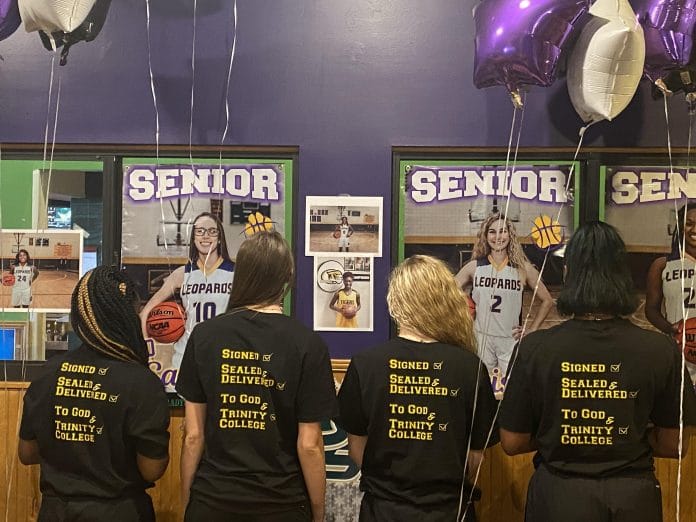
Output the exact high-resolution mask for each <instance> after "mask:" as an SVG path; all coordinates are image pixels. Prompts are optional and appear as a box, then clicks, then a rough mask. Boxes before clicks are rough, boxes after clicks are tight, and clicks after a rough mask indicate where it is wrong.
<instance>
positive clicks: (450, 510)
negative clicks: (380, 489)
mask: <svg viewBox="0 0 696 522" xmlns="http://www.w3.org/2000/svg"><path fill="white" fill-rule="evenodd" d="M467 500H468V499H467V498H465V499H464V501H463V503H462V510H461V514H460V515H459V520H461V517H462V516H463V515H464V512H465V511H466V518H465V519H464V522H476V514H475V512H474V504H473V502H472V503H471V504H469V509H466V502H467ZM458 511H459V505H458V504H454V505H452V504H450V505H437V506H416V505H414V504H407V503H405V502H397V501H393V500H385V499H381V498H377V497H374V496H372V495H370V494H369V493H365V494H364V495H363V499H362V503H361V504H360V522H407V521H415V522H418V521H426V520H427V521H428V522H457V512H458Z"/></svg>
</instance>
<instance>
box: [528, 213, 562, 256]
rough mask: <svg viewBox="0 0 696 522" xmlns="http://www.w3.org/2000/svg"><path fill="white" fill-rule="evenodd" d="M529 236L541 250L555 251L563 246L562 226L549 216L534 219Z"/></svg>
mask: <svg viewBox="0 0 696 522" xmlns="http://www.w3.org/2000/svg"><path fill="white" fill-rule="evenodd" d="M530 236H531V238H532V241H534V244H535V245H536V246H537V247H539V248H541V249H542V250H555V249H556V248H559V247H560V246H561V245H562V244H563V226H562V225H561V224H560V223H559V222H558V221H556V220H555V219H552V218H551V217H549V216H545V215H540V216H538V217H536V218H534V221H533V227H532V231H531V233H530Z"/></svg>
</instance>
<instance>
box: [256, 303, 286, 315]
mask: <svg viewBox="0 0 696 522" xmlns="http://www.w3.org/2000/svg"><path fill="white" fill-rule="evenodd" d="M247 308H248V309H249V310H252V311H254V312H260V313H262V314H282V313H283V307H282V306H281V305H279V304H265V305H264V304H259V305H249V306H247Z"/></svg>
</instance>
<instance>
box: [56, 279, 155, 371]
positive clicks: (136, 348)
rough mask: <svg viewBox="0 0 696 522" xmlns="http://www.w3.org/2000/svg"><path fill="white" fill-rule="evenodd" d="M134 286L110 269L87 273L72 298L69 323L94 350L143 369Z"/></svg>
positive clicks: (142, 343)
mask: <svg viewBox="0 0 696 522" xmlns="http://www.w3.org/2000/svg"><path fill="white" fill-rule="evenodd" d="M138 302H139V297H138V294H137V293H136V292H135V284H134V283H133V281H131V279H130V278H129V277H128V276H126V274H124V273H123V272H121V271H120V270H118V269H117V268H116V267H113V266H98V267H97V268H95V269H94V270H90V271H89V272H87V273H86V274H85V275H84V276H83V277H82V279H80V281H79V282H78V283H77V286H76V287H75V290H74V291H73V294H72V302H71V312H72V313H71V314H70V318H71V323H72V327H73V330H74V331H75V333H76V334H77V335H78V336H79V337H80V339H82V341H83V342H84V343H85V344H86V345H87V346H89V347H90V348H92V349H93V350H95V351H97V352H99V353H101V354H102V355H104V356H106V357H109V358H112V359H118V360H121V361H133V362H137V363H139V364H143V365H146V364H147V359H148V351H147V344H146V343H145V339H144V338H143V333H142V329H141V326H140V318H139V316H138V314H137V312H136V305H137V304H138Z"/></svg>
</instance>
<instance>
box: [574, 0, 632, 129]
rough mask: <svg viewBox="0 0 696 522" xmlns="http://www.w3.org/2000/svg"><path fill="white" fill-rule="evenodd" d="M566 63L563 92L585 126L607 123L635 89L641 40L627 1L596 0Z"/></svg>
mask: <svg viewBox="0 0 696 522" xmlns="http://www.w3.org/2000/svg"><path fill="white" fill-rule="evenodd" d="M589 13H590V14H591V15H592V18H591V19H590V20H589V21H588V22H587V24H586V25H585V27H583V29H582V32H581V33H580V36H579V38H578V40H577V42H576V43H575V46H574V48H573V51H572V52H571V54H570V58H569V60H568V93H569V94H570V100H571V102H572V103H573V107H575V110H576V111H577V113H578V114H579V115H580V117H581V118H582V119H583V121H585V122H586V123H595V122H597V121H600V120H610V121H611V120H612V119H613V118H615V117H616V116H617V115H618V114H619V113H620V112H621V111H623V110H624V109H625V108H626V106H627V105H628V104H629V102H630V101H631V99H633V96H634V95H635V93H636V89H638V83H639V82H640V79H641V76H642V75H643V63H644V62H645V38H644V37H643V28H642V27H641V26H640V24H639V23H638V20H637V18H636V15H635V13H634V12H633V9H631V6H630V4H629V3H628V0H597V2H595V3H594V5H593V6H592V7H590V10H589Z"/></svg>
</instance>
